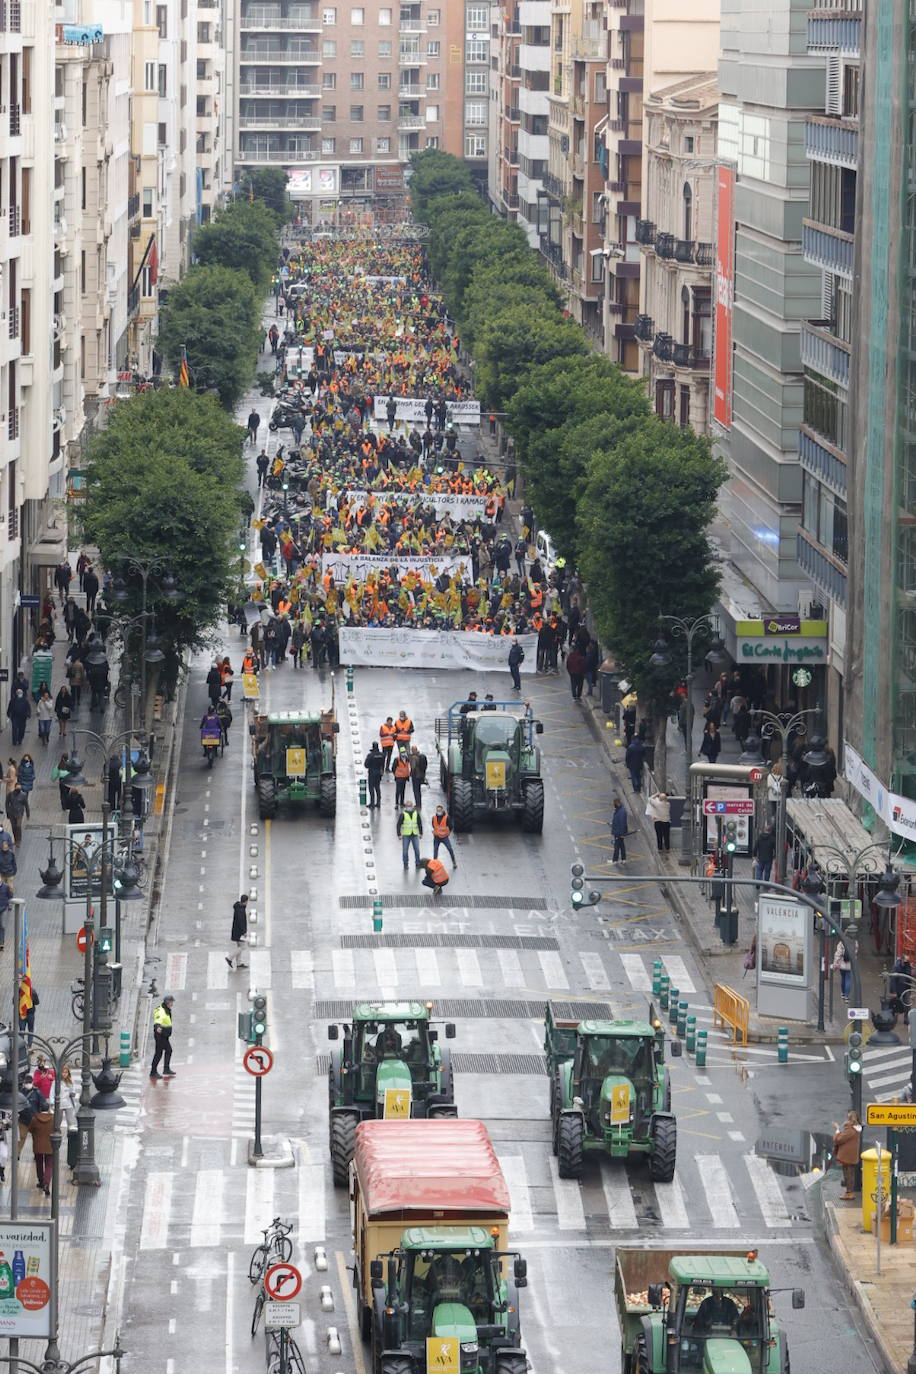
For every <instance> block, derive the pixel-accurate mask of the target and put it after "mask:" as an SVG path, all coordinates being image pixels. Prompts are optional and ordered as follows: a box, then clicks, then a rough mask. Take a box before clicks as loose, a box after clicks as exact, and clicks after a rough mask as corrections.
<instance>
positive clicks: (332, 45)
mask: <svg viewBox="0 0 916 1374" xmlns="http://www.w3.org/2000/svg"><path fill="white" fill-rule="evenodd" d="M321 56H322V57H336V56H337V39H336V38H323V39H322V40H321Z"/></svg>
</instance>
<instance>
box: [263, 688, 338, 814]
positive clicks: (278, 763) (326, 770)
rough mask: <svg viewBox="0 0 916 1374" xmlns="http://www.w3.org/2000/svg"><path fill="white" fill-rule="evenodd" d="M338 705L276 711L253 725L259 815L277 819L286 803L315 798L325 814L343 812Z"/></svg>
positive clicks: (319, 808) (314, 801)
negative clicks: (340, 807) (315, 711)
mask: <svg viewBox="0 0 916 1374" xmlns="http://www.w3.org/2000/svg"><path fill="white" fill-rule="evenodd" d="M339 730H340V725H339V724H338V722H337V718H336V715H335V712H334V708H333V707H332V708H331V709H330V711H322V712H320V714H318V715H314V714H308V713H307V712H304V711H274V712H272V713H271V714H270V715H267V716H255V717H254V718H253V720H252V722H251V725H250V726H249V733H250V734H251V760H252V770H253V772H254V785H255V788H256V789H257V793H258V815H259V816H260V818H261V820H262V821H266V820H272V819H273V817H274V816H275V815H276V814H277V808H278V806H279V805H280V804H281V802H290V803H292V804H294V805H296V804H300V803H312V804H313V805H316V806H317V807H318V810H319V811H320V813H321V815H322V816H329V817H330V816H333V815H334V814H335V813H336V811H337V762H336V758H335V754H336V748H337V733H338V731H339Z"/></svg>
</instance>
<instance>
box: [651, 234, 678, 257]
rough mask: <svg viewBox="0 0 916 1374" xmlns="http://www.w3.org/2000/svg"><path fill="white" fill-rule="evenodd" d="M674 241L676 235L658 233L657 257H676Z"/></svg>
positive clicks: (656, 236)
mask: <svg viewBox="0 0 916 1374" xmlns="http://www.w3.org/2000/svg"><path fill="white" fill-rule="evenodd" d="M674 243H675V240H674V235H673V234H656V235H655V255H656V257H659V258H665V259H669V258H673V257H674Z"/></svg>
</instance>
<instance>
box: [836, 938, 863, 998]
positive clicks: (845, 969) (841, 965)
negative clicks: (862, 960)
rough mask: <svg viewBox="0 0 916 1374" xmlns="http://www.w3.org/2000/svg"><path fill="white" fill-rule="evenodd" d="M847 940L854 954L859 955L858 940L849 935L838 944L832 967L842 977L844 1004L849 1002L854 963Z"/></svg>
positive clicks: (841, 988) (841, 991) (841, 985)
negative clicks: (850, 956)
mask: <svg viewBox="0 0 916 1374" xmlns="http://www.w3.org/2000/svg"><path fill="white" fill-rule="evenodd" d="M847 940H849V942H850V944H851V945H852V951H853V953H854V954H858V952H859V942H858V940H853V939H852V937H851V936H849V935H847V936H845V937H844V938H843V939H842V940H840V941H839V942H838V943H837V947H836V950H835V951H834V955H833V965H832V967H833V968H835V969H836V970H837V971H838V973H839V975H840V993H841V994H842V997H843V1001H844V1002H848V1001H849V989H850V987H851V986H852V961H851V960H850V958H849V950H848V949H847V947H846V941H847Z"/></svg>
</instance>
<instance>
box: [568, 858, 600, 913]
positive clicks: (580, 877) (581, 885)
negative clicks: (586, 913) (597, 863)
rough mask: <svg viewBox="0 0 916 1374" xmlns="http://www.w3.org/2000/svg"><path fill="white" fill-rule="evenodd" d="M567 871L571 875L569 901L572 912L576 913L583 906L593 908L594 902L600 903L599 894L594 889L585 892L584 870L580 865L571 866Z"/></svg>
mask: <svg viewBox="0 0 916 1374" xmlns="http://www.w3.org/2000/svg"><path fill="white" fill-rule="evenodd" d="M569 871H570V874H571V877H570V880H569V885H570V888H571V891H570V894H569V900H570V902H571V904H572V909H573V911H578V910H579V908H580V907H583V906H594V905H595V903H596V902H600V900H601V893H600V892H596V891H595V890H594V888H592V889H591V890H590V891H588V892H586V891H585V869H584V867H583V866H582V864H571V865H570V868H569Z"/></svg>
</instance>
